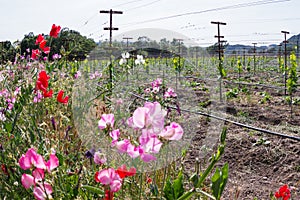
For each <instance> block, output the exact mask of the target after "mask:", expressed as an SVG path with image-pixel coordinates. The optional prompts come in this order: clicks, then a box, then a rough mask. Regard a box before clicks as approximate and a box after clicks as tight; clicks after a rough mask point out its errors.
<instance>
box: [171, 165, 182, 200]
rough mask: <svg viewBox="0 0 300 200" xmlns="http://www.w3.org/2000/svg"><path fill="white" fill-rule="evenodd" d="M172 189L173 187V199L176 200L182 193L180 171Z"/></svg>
mask: <svg viewBox="0 0 300 200" xmlns="http://www.w3.org/2000/svg"><path fill="white" fill-rule="evenodd" d="M173 187H174V195H175V199H177V198H178V197H180V196H181V195H182V194H183V193H184V188H183V175H182V172H181V171H180V172H179V174H178V177H177V179H175V180H174V184H173Z"/></svg>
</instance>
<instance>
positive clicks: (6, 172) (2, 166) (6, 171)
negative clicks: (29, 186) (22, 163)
mask: <svg viewBox="0 0 300 200" xmlns="http://www.w3.org/2000/svg"><path fill="white" fill-rule="evenodd" d="M1 169H2V171H3V173H4V174H6V175H8V170H7V167H6V165H5V164H2V165H1Z"/></svg>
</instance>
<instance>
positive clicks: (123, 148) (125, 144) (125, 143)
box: [115, 139, 130, 153]
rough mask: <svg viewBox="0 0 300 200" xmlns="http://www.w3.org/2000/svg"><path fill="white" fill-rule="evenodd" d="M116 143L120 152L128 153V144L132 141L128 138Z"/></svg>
mask: <svg viewBox="0 0 300 200" xmlns="http://www.w3.org/2000/svg"><path fill="white" fill-rule="evenodd" d="M115 144H116V148H117V149H118V151H119V152H120V153H126V152H127V149H128V145H129V144H130V141H129V140H127V139H124V140H121V141H118V142H116V143H115Z"/></svg>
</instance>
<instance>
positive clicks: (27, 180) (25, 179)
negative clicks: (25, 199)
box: [21, 174, 35, 189]
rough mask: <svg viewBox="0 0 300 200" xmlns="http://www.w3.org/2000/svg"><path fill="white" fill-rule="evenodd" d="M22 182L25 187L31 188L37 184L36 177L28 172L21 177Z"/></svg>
mask: <svg viewBox="0 0 300 200" xmlns="http://www.w3.org/2000/svg"><path fill="white" fill-rule="evenodd" d="M21 183H22V185H23V187H24V188H25V189H29V188H30V187H31V186H33V185H34V184H35V181H34V177H33V176H31V175H28V174H23V175H22V177H21Z"/></svg>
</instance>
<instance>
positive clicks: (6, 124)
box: [5, 123, 12, 133]
mask: <svg viewBox="0 0 300 200" xmlns="http://www.w3.org/2000/svg"><path fill="white" fill-rule="evenodd" d="M5 130H6V131H7V132H8V133H10V132H11V131H12V124H11V123H5Z"/></svg>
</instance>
